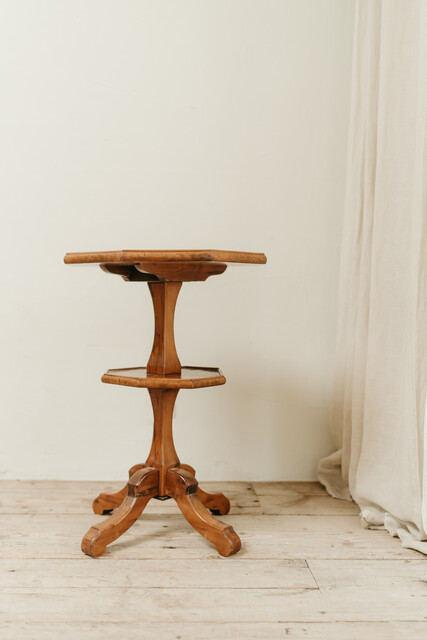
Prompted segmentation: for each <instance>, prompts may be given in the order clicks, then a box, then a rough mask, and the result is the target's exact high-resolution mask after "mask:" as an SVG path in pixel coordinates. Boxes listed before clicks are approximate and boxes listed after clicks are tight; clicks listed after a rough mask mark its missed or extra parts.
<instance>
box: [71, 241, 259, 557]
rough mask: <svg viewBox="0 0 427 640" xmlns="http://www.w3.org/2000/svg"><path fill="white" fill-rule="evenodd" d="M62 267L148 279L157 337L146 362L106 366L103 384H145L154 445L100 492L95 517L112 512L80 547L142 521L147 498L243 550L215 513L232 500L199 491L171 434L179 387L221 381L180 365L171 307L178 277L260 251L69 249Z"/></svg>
mask: <svg viewBox="0 0 427 640" xmlns="http://www.w3.org/2000/svg"><path fill="white" fill-rule="evenodd" d="M64 262H65V263H66V264H84V263H94V264H99V265H100V267H101V269H103V271H105V272H107V273H113V274H117V275H120V276H121V277H122V278H123V279H124V280H126V281H130V282H147V283H148V288H149V289H150V293H151V297H152V300H153V306H154V316H155V327H154V342H153V348H152V351H151V355H150V358H149V360H148V363H147V366H146V367H134V368H129V369H110V370H109V371H107V373H105V374H104V375H103V377H102V381H103V382H108V383H110V384H119V385H125V386H130V387H144V388H146V389H148V392H149V394H150V398H151V403H152V406H153V414H154V429H153V442H152V446H151V451H150V453H149V455H148V458H147V460H146V462H145V464H136V465H135V466H133V467H132V468H131V469H130V470H129V482H128V483H127V485H126V486H125V487H123V489H121V490H120V491H118V492H117V493H113V494H106V493H101V494H100V495H99V496H98V497H97V498H96V499H95V500H94V502H93V510H94V512H95V513H97V514H100V515H101V514H111V515H110V516H109V517H108V518H106V519H105V520H103V521H102V522H99V523H98V524H96V525H94V526H93V527H91V528H90V529H89V531H88V532H87V533H86V535H85V536H84V538H83V540H82V551H84V553H86V554H87V555H89V556H92V557H97V556H100V555H101V554H102V553H104V551H105V549H106V548H107V545H108V544H110V543H111V542H113V541H114V540H116V539H117V538H119V537H120V536H121V535H122V534H123V533H124V532H125V531H127V529H129V527H131V526H132V524H133V523H134V522H135V521H136V520H137V519H138V518H139V516H140V515H141V513H142V511H143V510H144V508H145V506H146V505H147V503H148V502H149V500H151V498H156V499H157V500H168V499H169V498H174V500H176V502H177V504H178V506H179V508H180V509H181V511H182V513H183V515H184V516H185V518H186V519H187V520H188V522H189V523H190V524H191V525H192V526H193V527H194V529H196V531H198V532H199V533H200V534H201V535H202V536H204V537H205V538H206V539H207V540H209V541H210V542H212V543H213V544H214V545H215V547H216V549H217V551H218V553H219V554H221V555H222V556H229V555H232V554H233V553H236V552H237V551H238V550H239V549H240V538H239V537H238V535H237V534H236V532H235V531H234V529H233V528H232V527H231V526H230V525H228V524H226V523H224V522H221V521H220V520H217V519H216V518H214V517H213V515H212V514H221V515H225V514H226V513H228V511H229V509H230V502H229V500H228V499H227V498H226V497H225V496H224V495H223V494H222V493H216V494H209V493H206V492H205V491H203V490H202V489H201V488H200V487H199V486H198V483H197V480H196V478H195V471H194V469H193V468H192V467H190V466H189V465H187V464H181V463H180V461H179V458H178V455H177V453H176V451H175V446H174V442H173V435H172V412H173V408H174V404H175V400H176V396H177V395H178V391H179V390H180V389H197V388H200V387H212V386H216V385H220V384H224V383H225V378H224V376H223V375H222V373H221V371H220V370H219V369H216V368H211V367H209V368H198V367H182V366H181V363H180V361H179V358H178V354H177V352H176V348H175V338H174V326H173V322H174V312H175V305H176V301H177V297H178V294H179V291H180V289H181V286H182V283H183V282H191V281H196V280H206V279H207V278H208V277H209V276H212V275H219V274H221V273H224V271H225V270H226V268H227V264H228V263H237V264H248V263H250V264H265V263H266V262H267V259H266V257H265V255H264V254H263V253H245V252H241V251H214V250H201V251H152V250H151V251H104V252H90V253H67V254H66V256H65V258H64Z"/></svg>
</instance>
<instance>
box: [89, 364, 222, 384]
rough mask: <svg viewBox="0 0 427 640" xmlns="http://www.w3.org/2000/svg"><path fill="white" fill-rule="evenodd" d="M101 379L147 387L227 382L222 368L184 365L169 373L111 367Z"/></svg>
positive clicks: (142, 368)
mask: <svg viewBox="0 0 427 640" xmlns="http://www.w3.org/2000/svg"><path fill="white" fill-rule="evenodd" d="M101 380H102V382H107V383H109V384H120V385H124V386H126V387H143V388H145V389H199V388H200V387H215V386H217V385H220V384H225V382H226V379H225V377H224V376H223V375H222V372H221V371H220V369H216V368H214V367H182V370H181V373H180V374H175V373H174V374H169V375H158V374H147V368H146V367H131V368H128V369H109V370H108V371H107V373H104V375H103V376H102V378H101Z"/></svg>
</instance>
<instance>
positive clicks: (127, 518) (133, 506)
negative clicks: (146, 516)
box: [82, 467, 159, 558]
mask: <svg viewBox="0 0 427 640" xmlns="http://www.w3.org/2000/svg"><path fill="white" fill-rule="evenodd" d="M158 488H159V471H158V469H154V468H151V467H145V468H142V469H139V470H138V471H136V472H135V473H134V474H133V475H132V477H131V478H130V480H129V482H128V484H127V487H126V489H127V496H126V497H125V499H124V500H123V502H122V503H121V505H120V506H119V508H118V509H117V511H115V512H114V513H113V515H111V516H110V517H109V518H107V519H106V520H104V521H103V522H99V523H98V524H96V525H94V526H93V527H91V528H90V529H89V531H88V532H87V533H86V535H85V536H84V538H83V540H82V551H83V552H84V553H85V554H86V555H88V556H91V557H92V558H96V557H98V556H100V555H102V554H103V553H104V551H105V549H106V548H107V545H109V544H110V543H111V542H113V541H114V540H117V538H119V537H120V536H121V535H122V534H123V533H124V532H125V531H127V530H128V529H129V527H131V526H132V525H133V523H134V522H135V521H136V520H137V519H138V518H139V516H140V515H141V513H142V512H143V510H144V508H145V507H146V505H147V503H148V502H149V500H150V499H151V498H152V497H153V496H155V495H156V494H157V493H158ZM119 493H120V492H119Z"/></svg>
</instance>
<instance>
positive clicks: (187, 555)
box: [0, 481, 427, 640]
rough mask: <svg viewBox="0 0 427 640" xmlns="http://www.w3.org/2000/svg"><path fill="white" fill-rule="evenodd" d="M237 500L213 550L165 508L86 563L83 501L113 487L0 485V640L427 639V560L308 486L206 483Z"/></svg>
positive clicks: (91, 519)
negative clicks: (227, 551) (236, 542)
mask: <svg viewBox="0 0 427 640" xmlns="http://www.w3.org/2000/svg"><path fill="white" fill-rule="evenodd" d="M201 485H202V487H203V488H205V489H206V490H210V491H214V490H221V491H224V493H226V495H227V496H228V497H229V498H230V500H231V504H232V506H231V512H230V514H229V515H228V516H223V517H222V519H223V520H224V521H226V522H229V523H230V524H232V526H233V527H234V529H235V530H236V531H237V532H238V534H239V535H240V537H241V539H242V550H241V551H240V552H239V553H238V554H237V555H236V556H232V557H230V558H222V557H220V556H218V554H217V553H216V552H215V549H214V547H213V546H212V545H210V544H209V543H208V542H206V541H205V540H204V539H203V538H201V537H200V536H199V535H198V534H197V533H196V532H194V531H193V530H192V529H191V528H190V526H189V525H188V524H187V523H186V521H185V520H184V518H183V517H182V516H181V514H180V513H179V511H178V509H177V507H176V506H175V504H174V503H173V501H172V500H169V501H167V502H159V501H156V500H152V501H151V502H150V503H149V505H148V507H147V509H146V511H145V512H144V514H143V515H142V517H141V518H140V520H139V521H138V522H137V523H136V524H135V525H134V526H133V527H132V529H131V530H130V531H128V532H127V533H126V534H125V535H124V536H123V537H122V538H120V539H119V540H117V541H116V542H115V543H113V544H112V545H111V546H110V547H109V548H108V550H107V551H106V553H105V554H104V556H102V557H101V558H98V559H95V560H94V559H92V558H88V557H86V556H84V555H83V554H82V553H81V551H80V540H81V538H82V536H83V534H84V533H85V531H86V530H87V529H88V527H89V526H90V525H92V524H94V523H95V522H97V520H98V519H100V517H99V516H95V515H94V514H93V513H92V512H91V501H92V499H93V498H94V497H95V496H96V495H97V494H98V493H99V492H100V491H110V490H111V491H115V490H117V489H119V488H120V484H116V483H114V484H113V483H110V484H108V483H102V482H62V483H58V482H12V481H2V482H1V483H0V491H1V495H0V514H1V516H0V517H1V523H2V526H1V529H0V536H1V545H0V638H1V639H2V640H9V639H10V640H20V639H21V638H31V640H39V639H40V640H41V639H43V640H47V639H49V640H57V639H58V638H61V640H64V639H65V640H67V639H71V638H72V639H73V640H75V639H76V638H77V639H80V638H85V639H86V638H87V639H88V640H95V639H96V640H101V639H102V640H110V639H113V638H114V639H115V640H116V639H117V638H122V637H126V638H131V637H138V638H144V640H154V639H155V640H162V639H165V640H166V639H167V640H208V639H209V640H219V639H230V638H233V639H234V638H235V639H237V638H239V639H241V640H255V639H257V640H259V639H261V638H262V639H264V638H265V639H268V640H275V639H276V638H295V639H301V638H305V639H307V640H323V639H326V638H327V639H328V640H356V639H357V640H359V639H360V638H364V640H370V639H372V640H373V639H375V640H381V639H385V640H394V639H396V640H397V639H399V640H401V639H402V638H404V639H405V640H414V639H417V640H418V639H421V638H422V639H423V640H425V638H427V597H426V596H427V583H426V575H427V561H426V559H425V558H424V557H423V556H422V555H420V554H418V553H417V552H415V551H410V550H408V549H403V548H402V547H401V544H400V541H399V540H397V539H393V538H391V537H390V536H389V534H388V533H385V532H383V531H366V530H364V529H363V528H362V527H361V526H360V523H359V517H358V509H357V507H356V505H354V504H353V503H347V502H343V501H339V500H334V499H333V498H330V497H329V496H328V495H327V494H326V493H325V491H324V490H323V489H322V488H321V487H320V485H318V484H316V483H300V482H294V483H247V482H230V483H201Z"/></svg>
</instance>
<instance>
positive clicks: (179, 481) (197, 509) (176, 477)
mask: <svg viewBox="0 0 427 640" xmlns="http://www.w3.org/2000/svg"><path fill="white" fill-rule="evenodd" d="M166 486H167V492H168V495H170V496H171V497H172V498H174V499H175V500H176V502H177V504H178V507H179V508H180V510H181V512H182V514H183V515H184V517H185V518H186V519H187V521H188V522H189V523H190V524H191V526H192V527H193V528H194V529H195V530H196V531H197V532H198V533H200V535H202V536H203V537H204V538H206V539H207V540H209V541H210V542H212V543H213V544H214V545H215V547H216V550H217V551H218V553H219V554H220V555H221V556H231V555H232V554H234V553H236V552H237V551H239V549H240V546H241V543H240V538H239V536H238V535H237V533H236V532H235V531H234V529H233V527H231V526H230V525H228V524H226V523H225V522H221V521H220V520H217V519H216V518H214V517H213V516H212V515H211V513H210V512H209V511H208V510H207V509H206V508H205V506H204V505H203V502H202V500H201V498H200V496H199V494H198V492H197V480H196V478H195V477H194V475H193V474H191V473H190V472H189V471H188V470H187V469H184V468H183V466H181V467H176V468H173V469H169V470H168V472H167V475H166ZM207 495H208V494H207Z"/></svg>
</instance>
